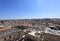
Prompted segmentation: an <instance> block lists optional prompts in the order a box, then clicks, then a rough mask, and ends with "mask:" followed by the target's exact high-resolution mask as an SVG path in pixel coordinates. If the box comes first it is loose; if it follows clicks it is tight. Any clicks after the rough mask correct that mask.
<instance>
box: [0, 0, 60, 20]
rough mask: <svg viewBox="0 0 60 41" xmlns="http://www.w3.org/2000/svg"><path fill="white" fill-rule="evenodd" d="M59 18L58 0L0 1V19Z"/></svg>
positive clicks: (59, 6)
mask: <svg viewBox="0 0 60 41" xmlns="http://www.w3.org/2000/svg"><path fill="white" fill-rule="evenodd" d="M24 18H25V19H26V18H28V19H30V18H60V0H0V19H24Z"/></svg>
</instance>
